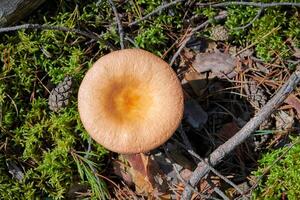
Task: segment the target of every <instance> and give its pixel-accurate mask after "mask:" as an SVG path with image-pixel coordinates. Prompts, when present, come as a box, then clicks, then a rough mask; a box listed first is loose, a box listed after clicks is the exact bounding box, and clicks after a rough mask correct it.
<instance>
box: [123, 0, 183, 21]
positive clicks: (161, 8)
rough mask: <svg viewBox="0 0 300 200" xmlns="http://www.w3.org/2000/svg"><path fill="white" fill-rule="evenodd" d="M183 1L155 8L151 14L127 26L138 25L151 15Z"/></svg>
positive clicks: (177, 0) (179, 0)
mask: <svg viewBox="0 0 300 200" xmlns="http://www.w3.org/2000/svg"><path fill="white" fill-rule="evenodd" d="M182 1H184V0H175V1H172V2H170V3H167V4H164V5H161V6H159V7H158V8H156V9H155V10H154V11H152V12H151V13H149V14H147V15H145V16H144V17H142V18H140V19H138V20H136V21H134V22H131V23H130V24H128V26H133V25H136V24H138V23H140V22H141V21H143V20H145V19H148V18H149V17H151V16H152V15H154V14H156V13H159V12H160V11H162V10H164V9H166V8H168V7H170V6H173V5H175V4H177V3H179V2H182Z"/></svg>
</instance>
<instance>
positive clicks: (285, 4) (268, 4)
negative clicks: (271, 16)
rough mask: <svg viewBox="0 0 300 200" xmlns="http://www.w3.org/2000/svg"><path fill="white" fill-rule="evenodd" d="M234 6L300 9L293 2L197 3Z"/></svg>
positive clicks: (213, 5)
mask: <svg viewBox="0 0 300 200" xmlns="http://www.w3.org/2000/svg"><path fill="white" fill-rule="evenodd" d="M233 5H242V6H255V7H261V8H268V7H274V6H297V7H300V3H293V2H272V3H256V2H244V1H228V2H223V3H197V6H202V7H205V6H211V7H226V6H233Z"/></svg>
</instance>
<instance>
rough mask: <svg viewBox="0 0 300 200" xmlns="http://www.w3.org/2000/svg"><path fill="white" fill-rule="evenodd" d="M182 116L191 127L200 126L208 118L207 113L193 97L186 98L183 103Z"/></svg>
mask: <svg viewBox="0 0 300 200" xmlns="http://www.w3.org/2000/svg"><path fill="white" fill-rule="evenodd" d="M184 118H185V119H186V121H187V122H188V123H189V124H190V125H191V126H192V127H193V128H200V127H201V126H203V125H204V124H205V123H206V122H207V119H208V115H207V113H206V112H205V111H204V110H203V108H202V107H201V106H200V105H199V104H198V102H197V101H196V100H194V99H188V100H187V101H186V102H185V103H184Z"/></svg>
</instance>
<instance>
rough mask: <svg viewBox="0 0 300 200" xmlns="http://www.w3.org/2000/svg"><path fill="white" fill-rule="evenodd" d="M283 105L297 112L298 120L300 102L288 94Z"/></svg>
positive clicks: (294, 96)
mask: <svg viewBox="0 0 300 200" xmlns="http://www.w3.org/2000/svg"><path fill="white" fill-rule="evenodd" d="M284 102H285V103H287V104H289V105H291V106H292V107H293V108H295V110H296V111H297V115H298V117H299V118H300V100H299V98H298V97H297V96H296V95H294V94H290V95H289V96H288V97H287V98H286V99H285V101H284Z"/></svg>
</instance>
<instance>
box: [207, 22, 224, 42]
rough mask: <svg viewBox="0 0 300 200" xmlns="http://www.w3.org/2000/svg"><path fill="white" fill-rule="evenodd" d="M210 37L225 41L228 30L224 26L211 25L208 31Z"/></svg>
mask: <svg viewBox="0 0 300 200" xmlns="http://www.w3.org/2000/svg"><path fill="white" fill-rule="evenodd" d="M210 36H211V39H213V40H215V41H226V40H228V38H229V36H228V31H227V30H226V29H225V28H224V26H220V25H217V26H215V27H212V29H211V32H210Z"/></svg>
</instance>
